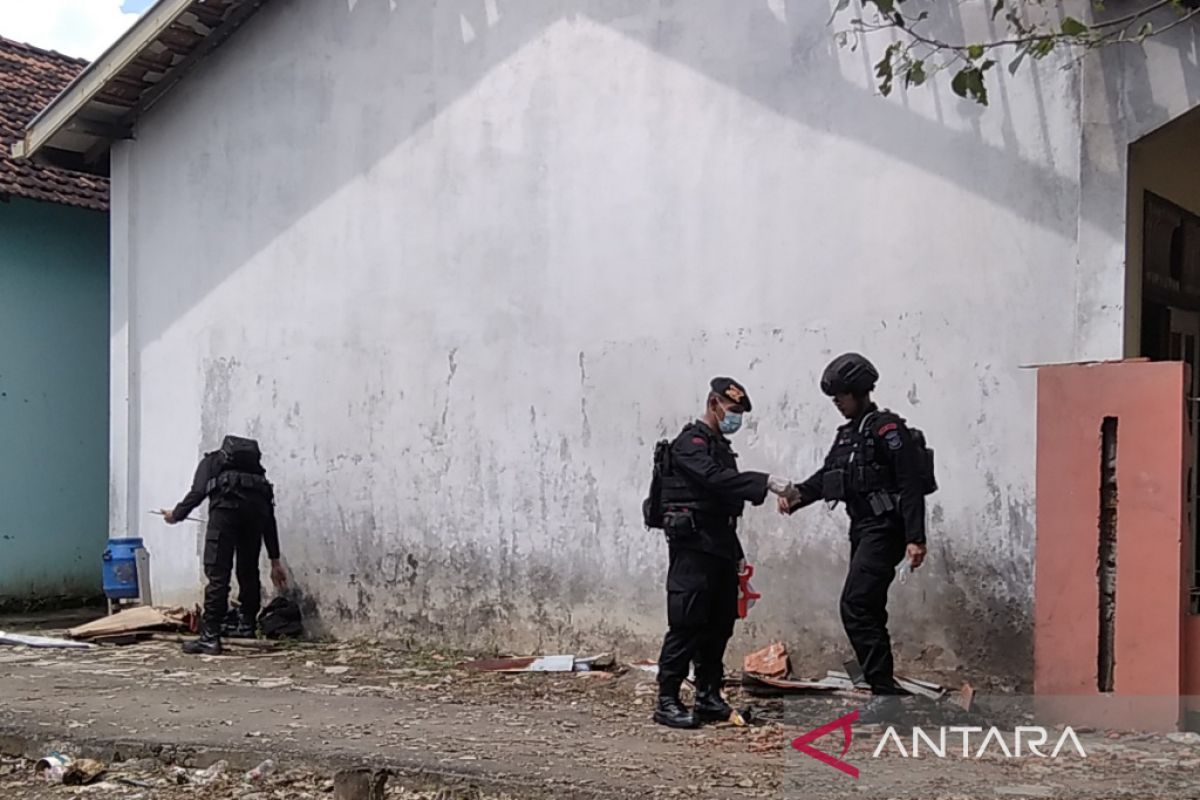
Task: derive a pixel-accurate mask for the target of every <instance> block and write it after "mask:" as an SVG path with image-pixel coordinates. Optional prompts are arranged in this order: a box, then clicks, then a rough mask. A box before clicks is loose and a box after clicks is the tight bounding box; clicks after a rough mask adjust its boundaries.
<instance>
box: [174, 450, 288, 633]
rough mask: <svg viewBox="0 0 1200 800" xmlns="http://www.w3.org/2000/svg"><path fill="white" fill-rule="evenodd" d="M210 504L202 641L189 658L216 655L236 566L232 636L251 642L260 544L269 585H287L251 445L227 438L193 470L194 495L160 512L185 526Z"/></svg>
mask: <svg viewBox="0 0 1200 800" xmlns="http://www.w3.org/2000/svg"><path fill="white" fill-rule="evenodd" d="M206 498H207V499H208V530H207V533H206V535H205V540H204V576H205V578H207V580H208V584H207V586H205V588H204V619H203V621H202V622H201V631H200V638H199V639H198V640H197V641H194V642H187V643H186V644H184V645H183V651H184V652H185V653H191V654H204V655H220V653H221V625H222V623H223V622H224V620H225V616H226V614H228V612H229V580H230V574H231V573H232V571H233V565H234V559H235V558H236V560H237V579H238V602H239V604H240V610H239V620H238V627H237V630H236V631H235V632H234V635H236V636H244V637H253V636H254V634H255V626H256V621H257V619H258V611H259V608H260V607H261V605H262V587H261V585H260V582H259V575H258V557H259V553H260V552H261V551H262V546H263V543H264V542H265V543H266V546H267V556H268V558H270V559H271V581H272V582H273V583H274V584H275V586H276V587H277V588H280V589H282V588H285V587H286V585H287V573H286V571H285V570H284V568H283V564H282V563H281V562H280V560H279V532H278V529H277V527H276V523H275V492H274V489H273V487H272V486H271V483H270V481H268V480H267V475H266V470H264V469H263V466H262V454H261V453H260V452H259V448H258V443H257V442H255V441H254V440H253V439H243V438H241V437H238V436H226V437H225V440H224V441H223V442H222V443H221V449H220V450H216V451H214V452H212V453H207V454H206V455H205V456H204V458H203V459H201V461H200V465H199V466H198V467H197V468H196V476H195V478H194V479H193V480H192V490H191V491H190V492H188V493H187V496H186V497H184V498H183V500H182V501H180V503H179V505H177V506H175V508H174V509H173V510H170V511H168V510H166V509H164V510H163V511H162V515H163V518H164V519H165V520H166V521H167V522H168V523H170V524H175V523H177V522H181V521H182V520H184V519H185V518H186V517H187V516H188V514H190V513H192V511H193V510H194V509H195V508H196V506H198V505H200V504H201V503H202V502H204V500H205V499H206Z"/></svg>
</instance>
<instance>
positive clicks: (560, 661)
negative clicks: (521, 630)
mask: <svg viewBox="0 0 1200 800" xmlns="http://www.w3.org/2000/svg"><path fill="white" fill-rule="evenodd" d="M463 666H464V667H466V668H467V669H473V670H478V671H481V672H573V671H574V670H575V656H526V657H523V658H493V659H483V660H480V661H468V662H467V663H465V664H463Z"/></svg>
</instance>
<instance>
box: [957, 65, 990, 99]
mask: <svg viewBox="0 0 1200 800" xmlns="http://www.w3.org/2000/svg"><path fill="white" fill-rule="evenodd" d="M950 88H951V89H953V90H954V93H955V94H956V95H958V96H959V97H962V98H970V99H971V100H974V101H975V102H976V103H979V105H981V106H986V105H987V104H988V92H987V84H986V83H985V82H984V78H983V69H981V68H979V67H963V68H962V69H960V70H959V71H958V73H957V74H956V75H955V76H954V79H953V80H952V81H951V82H950Z"/></svg>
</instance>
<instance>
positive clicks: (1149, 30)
mask: <svg viewBox="0 0 1200 800" xmlns="http://www.w3.org/2000/svg"><path fill="white" fill-rule="evenodd" d="M1153 35H1154V23H1153V22H1147V23H1146V24H1145V25H1143V26H1142V29H1141V30H1139V31H1138V35H1137V38H1138V41H1139V42H1144V41H1146V40H1147V39H1149V38H1150V37H1151V36H1153Z"/></svg>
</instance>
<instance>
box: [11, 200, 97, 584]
mask: <svg viewBox="0 0 1200 800" xmlns="http://www.w3.org/2000/svg"><path fill="white" fill-rule="evenodd" d="M108 287H109V269H108V215H107V214H103V213H98V212H94V211H83V210H79V209H73V208H67V207H65V206H57V205H53V204H50V203H36V202H32V201H28V200H12V201H10V202H0V603H5V602H6V601H14V600H15V601H18V602H19V601H22V600H25V599H29V598H39V597H49V596H55V595H63V594H67V595H74V594H84V593H86V594H94V593H98V592H99V591H100V554H101V553H102V552H103V550H104V545H105V541H106V539H107V538H108V488H107V487H108V353H109V306H108V294H109V288H108Z"/></svg>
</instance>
